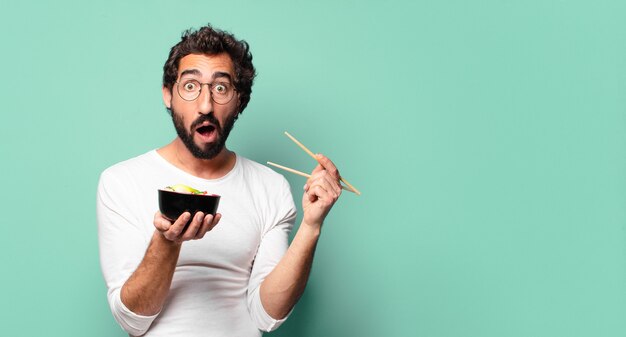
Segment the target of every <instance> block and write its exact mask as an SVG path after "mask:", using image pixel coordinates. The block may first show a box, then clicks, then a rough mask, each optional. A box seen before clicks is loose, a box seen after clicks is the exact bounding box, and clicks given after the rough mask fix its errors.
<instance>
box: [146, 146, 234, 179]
mask: <svg viewBox="0 0 626 337" xmlns="http://www.w3.org/2000/svg"><path fill="white" fill-rule="evenodd" d="M157 152H158V153H159V154H160V155H161V156H162V157H163V158H165V160H167V161H168V162H170V163H171V164H172V165H174V166H176V167H178V168H179V169H181V170H183V171H185V172H187V173H189V174H191V175H194V176H196V177H199V178H203V179H217V178H220V177H223V176H225V175H226V174H227V173H228V172H230V170H232V169H233V167H234V166H235V161H236V159H235V153H234V152H231V151H229V150H228V149H227V148H226V147H224V148H223V149H222V151H221V152H220V153H219V154H218V155H217V156H215V157H214V158H212V159H199V158H196V157H194V155H193V154H192V153H191V152H190V151H189V150H188V149H187V147H186V146H185V144H183V142H182V141H181V140H180V138H178V137H176V139H174V141H172V142H171V143H169V144H167V145H166V146H164V147H162V148H160V149H158V150H157Z"/></svg>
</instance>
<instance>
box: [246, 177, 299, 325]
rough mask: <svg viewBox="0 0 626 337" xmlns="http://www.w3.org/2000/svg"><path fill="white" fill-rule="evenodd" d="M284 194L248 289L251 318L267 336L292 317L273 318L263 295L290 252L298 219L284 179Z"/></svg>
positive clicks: (258, 257)
mask: <svg viewBox="0 0 626 337" xmlns="http://www.w3.org/2000/svg"><path fill="white" fill-rule="evenodd" d="M281 191H282V193H281V194H280V197H279V198H278V200H277V202H278V205H276V206H277V208H278V209H279V210H280V211H278V212H277V213H276V214H277V216H276V217H275V219H274V224H273V225H272V226H271V227H270V229H269V230H268V231H267V232H266V233H265V235H264V236H263V238H262V239H261V244H260V245H259V249H258V251H257V255H256V257H255V260H254V264H253V267H252V273H251V275H250V283H249V285H248V310H249V311H250V316H251V318H252V320H253V321H254V322H255V324H256V325H257V327H258V328H259V329H260V330H262V331H265V332H270V331H274V330H276V329H278V327H279V326H280V325H281V324H283V322H285V321H286V320H287V318H288V317H289V315H291V312H290V313H289V314H288V315H287V316H285V317H284V318H283V319H280V320H277V319H274V318H273V317H271V316H270V315H269V314H268V313H267V312H266V311H265V308H264V307H263V304H262V303H261V295H260V291H259V288H260V286H261V283H262V282H263V280H264V279H265V277H267V275H268V274H269V273H270V272H272V270H273V269H274V267H275V266H276V265H277V264H278V262H279V261H280V259H281V258H282V257H283V255H284V254H285V252H286V251H287V248H288V247H289V233H290V232H291V229H292V228H293V225H294V222H295V219H296V209H295V205H294V202H293V197H292V196H291V189H290V188H289V183H288V182H287V180H285V179H284V178H283V179H282V189H281ZM292 310H293V309H292Z"/></svg>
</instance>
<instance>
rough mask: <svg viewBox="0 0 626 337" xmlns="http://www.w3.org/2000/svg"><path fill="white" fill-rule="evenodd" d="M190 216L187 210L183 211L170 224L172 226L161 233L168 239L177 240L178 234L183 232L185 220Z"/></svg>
mask: <svg viewBox="0 0 626 337" xmlns="http://www.w3.org/2000/svg"><path fill="white" fill-rule="evenodd" d="M190 218H191V214H190V213H189V212H184V213H183V214H181V215H180V216H179V217H178V219H176V221H175V222H174V224H172V226H171V227H170V228H169V229H168V230H167V231H165V232H163V235H164V236H165V238H166V239H168V240H170V241H177V240H178V239H179V238H180V234H181V233H182V232H183V229H184V228H185V225H186V224H187V221H189V219H190Z"/></svg>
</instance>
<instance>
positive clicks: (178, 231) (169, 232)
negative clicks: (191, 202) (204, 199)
mask: <svg viewBox="0 0 626 337" xmlns="http://www.w3.org/2000/svg"><path fill="white" fill-rule="evenodd" d="M190 217H191V214H190V213H189V212H184V213H183V214H181V215H180V216H179V217H178V219H176V221H175V222H174V223H172V222H171V221H170V220H169V219H167V218H166V217H164V216H163V214H161V212H159V211H157V212H156V213H155V214H154V227H155V228H156V229H157V230H158V231H159V232H160V233H161V234H162V235H163V237H165V238H166V239H167V240H169V241H172V242H176V243H182V242H183V241H189V240H199V239H202V238H203V237H204V234H206V233H207V232H208V231H210V230H212V229H213V227H215V226H216V225H217V223H218V222H220V219H221V218H222V214H220V213H217V214H215V216H213V215H211V214H207V215H204V213H202V212H198V213H196V215H195V216H194V218H193V219H192V220H191V223H190V224H189V226H188V227H187V229H186V230H185V224H187V222H188V221H189V218H190Z"/></svg>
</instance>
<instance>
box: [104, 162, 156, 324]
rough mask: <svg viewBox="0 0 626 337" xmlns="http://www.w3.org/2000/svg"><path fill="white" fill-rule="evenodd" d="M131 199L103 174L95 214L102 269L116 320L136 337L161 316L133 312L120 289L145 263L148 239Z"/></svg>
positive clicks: (116, 182)
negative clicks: (123, 298)
mask: <svg viewBox="0 0 626 337" xmlns="http://www.w3.org/2000/svg"><path fill="white" fill-rule="evenodd" d="M133 204H135V203H134V202H133V201H132V197H131V196H130V195H129V194H128V192H127V191H126V190H125V188H124V184H123V183H121V181H120V180H119V179H118V178H117V177H115V176H114V175H112V174H111V173H110V172H107V171H105V172H103V173H102V175H101V176H100V182H99V184H98V192H97V198H96V213H97V220H98V243H99V248H100V266H101V268H102V274H103V276H104V281H105V283H106V286H107V298H108V301H109V306H110V308H111V312H112V313H113V317H114V318H115V320H116V321H117V322H118V324H119V325H120V326H121V327H122V329H124V330H125V331H126V332H128V333H129V334H131V335H133V336H140V335H143V334H145V332H146V331H147V330H148V328H149V327H150V325H151V324H152V321H154V319H155V318H156V317H157V316H158V314H156V315H154V316H141V315H137V314H135V313H134V312H132V311H130V310H129V309H128V308H127V307H126V306H125V305H124V303H122V300H121V289H122V286H123V285H124V283H125V282H126V280H128V278H129V277H130V275H131V274H132V273H133V272H134V271H135V269H136V268H137V266H138V265H139V263H140V262H141V260H142V259H143V256H144V253H145V251H146V248H147V247H148V244H149V238H147V237H146V235H145V233H144V231H142V230H141V229H140V228H141V227H140V226H139V224H138V220H137V218H136V217H135V216H133V213H132V212H131V211H130V210H131V209H132V208H133Z"/></svg>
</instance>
